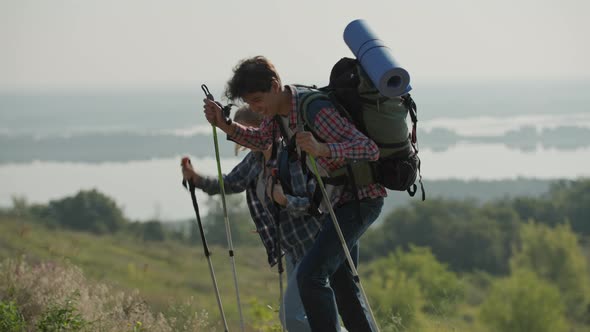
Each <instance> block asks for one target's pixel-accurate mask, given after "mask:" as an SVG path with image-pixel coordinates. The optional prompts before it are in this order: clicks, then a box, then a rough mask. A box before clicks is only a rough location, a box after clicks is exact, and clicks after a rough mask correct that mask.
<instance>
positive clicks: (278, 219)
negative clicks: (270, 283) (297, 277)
mask: <svg viewBox="0 0 590 332" xmlns="http://www.w3.org/2000/svg"><path fill="white" fill-rule="evenodd" d="M277 172H278V170H277V169H276V168H273V169H272V189H271V192H270V195H271V196H272V200H273V202H274V206H275V209H276V210H277V212H276V218H275V222H276V224H277V244H276V246H275V249H276V251H277V257H278V259H279V261H278V263H277V268H278V270H279V292H280V293H279V304H280V306H279V308H280V312H279V317H282V319H283V323H282V324H281V331H282V332H285V324H286V322H287V314H286V311H285V310H286V308H285V306H284V303H283V296H284V291H283V272H284V271H285V270H284V269H283V255H282V253H281V251H282V248H281V210H280V207H279V203H277V202H276V201H274V192H275V185H276V184H277V176H278V174H277Z"/></svg>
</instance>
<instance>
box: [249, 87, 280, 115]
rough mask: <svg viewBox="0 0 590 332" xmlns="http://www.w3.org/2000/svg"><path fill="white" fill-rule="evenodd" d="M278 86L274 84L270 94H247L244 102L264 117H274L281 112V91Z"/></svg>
mask: <svg viewBox="0 0 590 332" xmlns="http://www.w3.org/2000/svg"><path fill="white" fill-rule="evenodd" d="M277 87H278V84H273V85H272V87H271V89H270V91H268V92H253V93H249V94H246V95H244V96H243V97H242V100H244V102H246V103H247V104H248V105H249V106H250V109H251V110H252V111H254V112H256V113H258V114H260V115H262V116H265V117H268V116H274V115H276V114H278V112H279V109H280V108H279V105H280V104H279V103H280V89H278V88H277Z"/></svg>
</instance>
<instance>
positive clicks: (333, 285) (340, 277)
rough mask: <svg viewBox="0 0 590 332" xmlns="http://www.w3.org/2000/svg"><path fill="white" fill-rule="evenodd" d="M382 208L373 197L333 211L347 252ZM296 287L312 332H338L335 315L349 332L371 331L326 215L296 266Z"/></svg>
mask: <svg viewBox="0 0 590 332" xmlns="http://www.w3.org/2000/svg"><path fill="white" fill-rule="evenodd" d="M382 207H383V198H376V199H364V200H362V201H360V204H359V203H357V202H356V201H352V202H349V203H346V204H344V205H342V206H339V207H337V208H335V209H334V213H335V214H336V218H337V219H338V224H339V225H340V229H341V230H342V234H343V236H344V239H345V241H346V245H347V246H348V248H349V249H350V248H354V247H355V246H356V245H357V242H358V240H359V238H360V237H361V235H363V233H364V232H365V231H366V230H367V229H368V228H369V226H370V225H371V224H372V223H373V222H374V221H375V220H376V219H377V217H378V216H379V213H381V208H382ZM359 217H360V218H359ZM356 253H357V254H358V251H357V252H356ZM355 265H356V264H355ZM297 285H298V286H299V293H300V296H301V301H302V303H303V307H304V308H305V313H306V314H307V318H308V321H309V324H310V326H311V328H312V331H317V332H330V331H340V324H339V322H338V312H340V316H341V317H342V321H343V322H344V326H346V328H347V329H348V330H349V331H355V332H357V331H373V328H372V327H371V323H370V322H371V316H370V314H369V312H368V310H367V308H366V304H365V303H364V301H363V298H362V295H361V293H360V289H359V288H358V286H357V284H356V283H355V281H354V278H353V274H352V271H351V269H350V267H349V266H348V262H347V261H346V256H345V254H344V251H343V249H342V244H341V243H340V239H339V237H338V234H337V233H336V230H335V228H334V223H333V222H332V220H331V217H330V215H329V214H328V215H327V216H326V217H325V220H324V221H323V226H322V230H321V231H320V233H319V235H318V237H317V239H316V241H315V242H314V244H313V246H312V247H311V248H310V249H309V251H308V252H307V253H306V254H305V256H304V257H303V259H302V260H301V262H300V263H299V267H298V271H297ZM336 303H338V307H337V305H336Z"/></svg>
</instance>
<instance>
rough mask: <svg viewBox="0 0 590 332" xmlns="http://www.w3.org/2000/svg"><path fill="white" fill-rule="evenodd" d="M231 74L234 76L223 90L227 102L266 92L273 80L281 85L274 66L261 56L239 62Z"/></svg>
mask: <svg viewBox="0 0 590 332" xmlns="http://www.w3.org/2000/svg"><path fill="white" fill-rule="evenodd" d="M233 72H234V75H233V76H232V78H231V79H230V80H229V81H228V82H227V86H226V89H225V96H226V97H227V98H228V99H229V100H236V99H238V98H242V97H244V96H245V95H247V94H250V93H255V92H268V91H270V88H271V87H272V81H273V80H277V81H278V82H279V85H280V84H281V78H280V77H279V74H278V73H277V70H276V69H275V66H274V65H273V64H272V63H271V62H270V61H269V60H268V59H267V58H265V57H263V56H261V55H259V56H255V57H253V58H248V59H244V60H242V61H240V62H239V63H238V65H237V66H236V67H235V68H234V70H233Z"/></svg>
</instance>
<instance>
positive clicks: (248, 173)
mask: <svg viewBox="0 0 590 332" xmlns="http://www.w3.org/2000/svg"><path fill="white" fill-rule="evenodd" d="M271 162H272V163H273V165H269V166H271V167H272V166H274V163H276V161H274V160H273V161H271ZM264 167H265V165H264V156H263V155H262V153H261V152H250V153H248V155H246V157H245V158H244V159H243V160H242V161H241V162H240V163H239V164H238V165H237V166H236V167H234V169H233V170H232V171H231V172H230V173H229V174H227V175H224V176H223V183H224V187H225V192H226V193H227V194H232V193H239V192H243V191H246V201H247V204H248V208H249V210H250V215H251V216H252V220H253V221H254V224H255V225H256V231H257V232H258V234H259V235H260V239H261V240H262V243H263V244H264V247H265V248H266V253H267V255H268V263H269V264H270V265H271V266H272V265H274V264H276V262H277V254H276V235H277V225H276V215H277V214H276V213H277V209H276V207H275V205H274V203H273V202H272V201H271V200H270V198H269V197H268V196H266V195H265V196H264V200H263V201H261V200H260V199H259V198H258V196H257V195H256V186H257V183H258V181H260V179H259V175H260V174H261V172H263V171H264ZM289 170H290V173H291V174H290V175H291V186H292V189H293V195H292V196H291V195H286V197H287V202H288V203H287V206H286V207H285V208H281V209H279V213H280V215H279V218H280V219H279V220H280V230H281V247H282V251H283V252H286V253H288V254H290V255H291V257H292V258H293V259H295V261H298V260H299V259H301V258H302V257H303V255H304V254H305V252H306V251H307V249H309V248H310V247H311V245H312V244H313V241H314V240H315V237H316V235H317V233H318V232H319V230H320V225H321V224H320V221H319V219H318V218H315V217H312V216H310V215H308V213H307V212H308V208H309V205H310V199H309V197H310V194H309V193H313V192H314V190H315V181H314V180H313V178H312V177H310V178H308V177H306V176H305V174H304V172H303V169H302V168H301V163H300V161H299V160H296V161H294V162H292V163H291V165H290V167H289ZM262 181H264V184H265V186H264V187H265V188H266V181H267V179H262ZM195 186H196V187H197V188H200V189H202V190H203V191H204V192H206V193H208V194H209V195H214V194H218V193H219V182H218V180H217V178H212V177H211V178H206V177H203V178H201V181H200V182H199V183H196V184H195Z"/></svg>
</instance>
